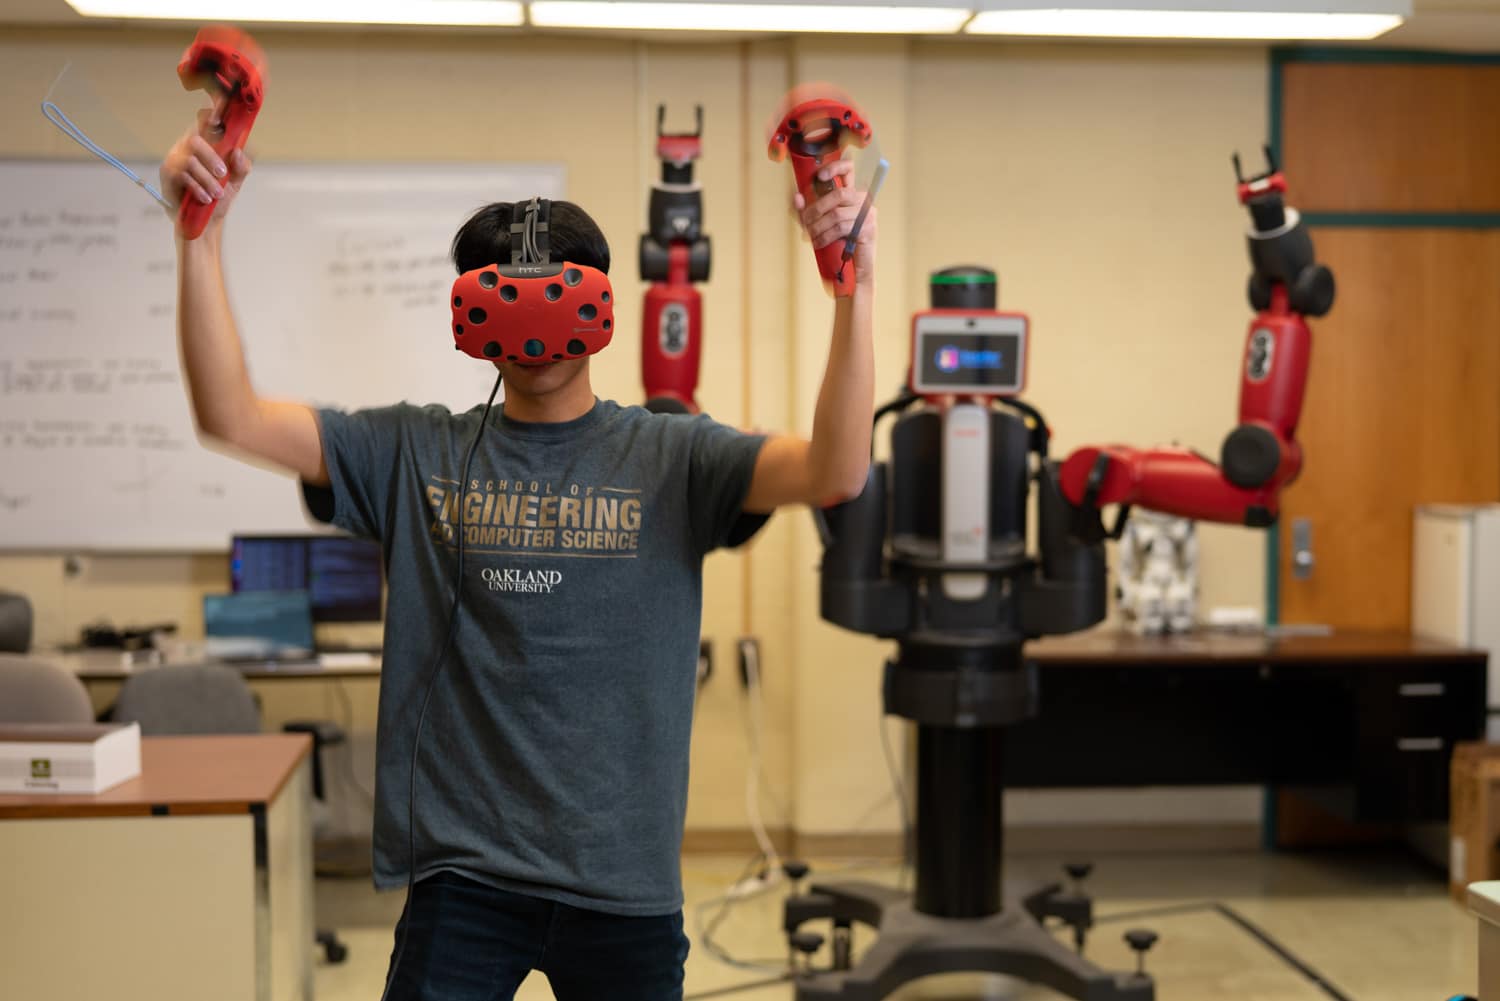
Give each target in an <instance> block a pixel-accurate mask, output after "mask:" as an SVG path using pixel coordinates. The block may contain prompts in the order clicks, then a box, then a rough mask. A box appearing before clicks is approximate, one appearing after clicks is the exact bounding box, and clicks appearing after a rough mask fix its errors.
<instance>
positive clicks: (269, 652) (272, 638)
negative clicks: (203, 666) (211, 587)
mask: <svg viewBox="0 0 1500 1001" xmlns="http://www.w3.org/2000/svg"><path fill="white" fill-rule="evenodd" d="M203 635H204V653H205V654H207V655H208V656H209V657H211V658H213V659H215V660H224V661H229V662H231V663H235V662H239V663H245V662H255V663H263V662H265V661H286V660H308V659H310V658H311V657H312V655H313V618H312V597H311V595H310V594H309V592H307V591H241V592H239V593H238V594H206V595H204V596H203Z"/></svg>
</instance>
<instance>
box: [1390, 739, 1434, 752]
mask: <svg viewBox="0 0 1500 1001" xmlns="http://www.w3.org/2000/svg"><path fill="white" fill-rule="evenodd" d="M1442 749H1443V738H1442V737H1400V738H1398V739H1397V740H1396V750H1398V751H1441V750H1442Z"/></svg>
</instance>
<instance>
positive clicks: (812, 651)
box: [0, 28, 1266, 833]
mask: <svg viewBox="0 0 1500 1001" xmlns="http://www.w3.org/2000/svg"><path fill="white" fill-rule="evenodd" d="M186 38H187V32H186V31H181V32H178V31H135V30H125V29H93V30H87V31H81V30H80V31H74V30H64V29H58V30H49V31H38V30H25V29H17V28H0V91H3V93H5V94H6V95H8V96H14V97H16V98H18V99H17V100H12V101H7V102H4V103H3V104H0V155H3V156H51V155H73V152H74V151H73V150H72V149H70V148H69V147H68V145H67V144H66V141H65V140H63V139H62V138H61V137H60V136H58V135H56V134H55V132H54V131H53V130H52V129H51V126H49V125H47V124H46V123H45V122H44V121H43V120H42V118H41V117H40V115H38V114H36V112H35V110H34V108H35V100H34V99H35V98H40V96H41V94H42V93H43V91H44V90H45V88H46V86H47V84H48V82H50V80H51V79H52V77H53V76H54V75H55V73H56V71H57V69H58V68H59V67H60V66H61V64H62V63H63V62H64V61H65V60H67V59H72V60H73V62H74V65H75V67H83V68H85V69H86V70H87V72H89V73H90V74H91V75H92V76H93V77H94V78H95V79H96V80H105V81H109V85H110V90H111V92H112V93H113V94H115V95H116V96H117V97H119V98H120V100H119V102H118V103H117V104H116V106H126V107H130V108H131V109H132V110H131V111H130V115H131V116H132V123H131V124H132V130H133V131H135V132H136V133H137V134H139V135H141V136H142V137H143V138H144V139H145V140H146V141H147V142H148V143H165V142H167V141H169V139H170V138H171V136H172V135H173V134H175V132H176V131H177V129H178V127H179V123H180V121H181V120H182V112H183V107H182V103H181V100H180V99H176V98H174V99H170V100H169V99H167V98H165V97H164V96H163V95H164V94H166V93H169V92H170V90H171V86H172V81H171V78H170V72H171V65H172V63H173V61H174V60H175V58H176V57H177V55H178V54H179V53H180V51H181V47H182V45H183V44H184V42H185V41H186ZM261 40H262V42H263V43H264V44H265V46H266V48H267V50H268V52H269V55H270V59H271V61H272V66H273V70H272V72H273V77H272V90H271V93H270V95H269V96H270V103H269V106H268V110H267V112H266V113H265V115H264V116H263V117H262V120H261V122H260V123H259V124H258V125H257V129H256V144H255V145H256V152H257V155H258V156H260V157H262V158H264V159H271V158H288V159H303V160H319V159H327V160H357V159H368V160H387V161H389V160H402V161H421V160H446V161H465V160H468V161H473V160H486V159H525V160H554V161H561V162H563V163H565V164H566V165H567V168H568V189H569V192H570V195H571V196H572V197H574V198H576V199H578V200H579V201H581V202H583V203H584V204H585V205H586V206H588V207H589V209H590V211H591V212H593V213H594V214H595V216H596V218H598V220H599V222H600V224H601V225H602V226H603V228H604V230H605V232H606V234H607V235H608V236H609V237H610V239H611V243H612V245H613V247H614V250H615V262H616V263H615V270H614V278H615V281H616V283H617V290H618V297H619V305H620V308H619V313H620V315H621V316H622V317H635V316H638V315H639V309H640V294H641V291H642V288H641V286H640V284H639V283H638V282H637V281H636V280H635V262H634V256H635V255H634V246H635V241H636V239H637V234H638V233H639V232H640V230H641V228H642V226H643V223H644V219H645V199H646V193H647V191H648V188H649V184H650V182H651V180H652V178H653V177H654V176H655V173H656V169H655V164H654V160H653V156H652V135H653V133H652V129H653V127H654V108H655V105H656V103H657V102H658V101H661V100H667V101H669V102H670V107H669V111H670V117H669V125H671V126H681V125H686V124H687V123H688V122H689V121H690V118H689V116H690V114H691V110H692V109H691V106H692V104H693V103H694V102H701V103H702V104H703V105H704V106H705V113H706V116H707V122H706V124H707V134H706V136H705V140H704V148H705V155H704V159H703V160H702V161H701V163H700V166H699V177H700V179H701V180H702V182H703V186H704V197H705V216H706V228H707V231H708V232H709V234H710V235H711V236H712V237H713V240H714V275H713V280H712V282H710V283H709V284H708V285H707V287H706V288H705V289H704V299H705V310H706V317H707V321H708V323H709V336H708V340H707V347H706V356H705V367H704V375H703V379H702V383H701V392H700V397H701V398H702V399H703V400H704V401H705V402H706V403H707V405H708V406H709V408H710V410H711V411H712V412H713V413H714V414H715V415H716V416H718V417H720V418H721V419H724V420H727V421H731V422H734V423H742V424H746V425H752V426H758V427H766V428H790V429H794V430H799V431H803V432H806V431H807V430H808V429H809V428H810V425H811V417H812V405H813V400H814V398H815V396H816V392H817V386H818V381H819V379H820V377H821V373H822V364H823V357H824V352H825V350H826V345H827V337H828V324H829V317H830V308H829V304H828V300H827V299H826V298H825V296H824V293H823V291H822V289H821V286H820V283H819V282H818V281H817V279H816V276H815V274H814V273H813V266H812V262H811V260H809V259H808V253H807V250H806V248H805V246H803V245H802V244H800V243H799V242H798V238H797V235H796V231H795V228H794V226H793V224H792V222H791V220H790V218H789V215H788V213H787V212H786V211H785V208H784V206H785V205H786V202H787V199H788V197H789V192H788V189H789V183H790V182H789V174H790V172H789V171H788V170H786V168H784V167H775V166H773V165H771V164H769V163H768V162H766V160H765V153H764V149H763V128H764V125H765V122H766V119H768V118H769V117H770V115H771V113H772V111H773V109H774V107H775V104H776V101H777V99H778V98H779V97H780V95H781V94H782V93H783V92H784V91H785V89H786V88H787V86H788V85H789V84H790V83H793V82H797V81H800V80H809V79H831V80H834V81H836V82H838V83H839V84H840V85H842V86H843V87H845V88H846V89H847V90H849V91H850V92H851V93H853V94H854V95H855V96H856V98H857V99H858V100H859V101H860V102H861V104H862V105H863V107H864V109H865V110H866V112H867V113H868V114H869V116H870V117H871V120H872V121H873V122H874V124H875V126H876V134H877V137H878V143H879V146H880V151H881V152H882V153H883V154H884V155H885V156H887V157H888V158H890V160H891V161H892V164H893V170H892V174H891V177H890V180H889V182H888V184H887V187H886V190H885V193H884V194H883V195H882V199H881V220H880V226H881V237H882V243H881V250H880V273H881V283H880V290H879V314H878V322H877V332H876V338H877V352H878V368H877V379H878V382H877V389H878V391H879V393H880V395H881V397H882V398H884V397H885V396H887V395H889V394H890V393H891V392H892V391H893V390H894V388H895V387H896V385H897V384H898V382H899V381H900V379H901V377H902V373H903V370H904V366H905V361H904V359H905V354H906V336H907V329H908V324H909V317H910V313H911V312H912V311H913V310H915V309H919V308H923V307H924V306H925V303H926V292H925V276H926V274H927V273H928V272H929V271H931V270H933V269H935V268H938V267H942V266H945V265H949V264H955V263H964V262H969V261H973V262H977V263H983V264H987V265H989V266H992V267H994V268H996V269H997V270H998V271H999V272H1000V274H1001V299H1002V306H1003V307H1005V308H1011V309H1017V310H1022V311H1025V312H1027V313H1029V314H1031V317H1032V323H1033V330H1034V338H1035V340H1034V347H1033V354H1034V357H1033V363H1032V365H1031V388H1030V392H1029V393H1028V398H1029V399H1031V400H1032V401H1033V402H1035V403H1036V404H1037V405H1039V406H1041V407H1042V408H1043V409H1044V410H1045V412H1046V413H1047V414H1048V416H1049V418H1050V419H1051V421H1052V423H1053V425H1054V426H1055V427H1056V429H1057V432H1058V446H1059V448H1060V449H1063V450H1065V449H1067V448H1069V447H1071V446H1073V445H1076V444H1081V443H1084V442H1087V441H1099V440H1111V439H1113V440H1122V441H1128V442H1134V443H1141V444H1149V443H1155V442H1166V441H1178V442H1180V443H1182V444H1184V445H1190V446H1194V447H1197V448H1200V449H1203V450H1205V451H1207V452H1209V453H1210V454H1215V453H1216V452H1217V449H1218V445H1219V442H1220V440H1221V439H1222V437H1223V435H1224V433H1225V432H1226V431H1227V430H1228V429H1229V427H1230V426H1231V425H1232V422H1233V419H1234V411H1235V391H1236V387H1237V380H1236V377H1235V372H1236V367H1237V361H1238V355H1239V352H1240V349H1241V344H1242V341H1243V336H1244V324H1245V323H1246V321H1247V319H1248V313H1247V308H1246V306H1245V304H1244V301H1243V292H1242V290H1243V285H1244V279H1245V274H1246V261H1245V258H1244V250H1243V246H1242V242H1241V240H1240V237H1239V234H1240V233H1241V232H1242V231H1243V228H1244V222H1243V220H1242V218H1241V213H1240V210H1239V209H1238V208H1237V207H1236V205H1235V204H1234V199H1233V196H1232V189H1231V187H1230V174H1229V166H1228V155H1229V153H1230V152H1231V151H1232V150H1234V149H1240V150H1245V151H1251V150H1254V149H1256V148H1257V146H1258V143H1259V142H1260V141H1261V139H1262V138H1263V136H1264V134H1265V127H1266V109H1265V95H1266V76H1265V55H1264V53H1263V52H1262V51H1260V50H1256V49H1247V48H1211V49H1191V48H1185V47H1176V48H1154V47H1114V46H1102V45H1081V46H1072V47H1062V46H1057V47H1053V46H1033V45H1017V46H1005V45H999V44H991V43H980V42H953V41H943V42H938V41H930V42H929V41H917V42H907V41H901V40H887V39H856V40H846V39H805V40H796V41H786V42H777V41H770V42H759V43H754V44H740V43H723V44H707V43H701V42H699V43H693V44H645V43H640V42H636V41H630V40H609V39H573V38H559V37H555V36H554V37H528V38H525V39H518V38H514V37H506V36H489V37H478V38H476V37H472V36H467V37H466V36H456V35H447V34H423V35H415V36H401V35H396V34H389V33H366V34H352V33H332V32H319V33H311V32H310V33H274V32H264V33H261ZM521 79H525V80H528V81H533V82H541V83H544V84H545V85H546V86H547V88H548V90H549V93H548V100H547V108H548V113H547V114H545V115H543V114H538V115H528V114H527V106H526V105H525V104H524V103H521V102H517V101H507V100H506V95H507V94H509V93H512V92H513V81H516V80H521ZM480 100H487V101H489V102H491V107H492V108H493V109H494V110H495V111H496V113H495V114H493V115H491V116H490V117H489V119H488V121H489V122H490V123H491V124H490V125H489V126H488V127H476V126H475V121H476V118H475V116H474V115H473V113H472V112H473V108H474V107H475V104H476V102H477V101H480ZM517 121H523V122H525V123H526V126H527V132H526V135H525V136H520V135H518V134H516V132H515V131H514V129H508V128H507V126H510V125H511V124H512V123H514V122H517ZM100 177H101V183H112V182H110V181H109V180H108V177H109V175H107V174H106V173H104V171H103V168H101V174H100ZM252 183H253V182H252ZM229 238H230V239H232V238H233V233H232V227H231V232H230V237H229ZM789 252H790V256H789ZM245 335H246V336H247V337H253V336H254V332H253V331H246V332H245ZM638 336H639V331H638V329H637V325H636V324H635V323H622V324H621V328H620V332H619V336H618V337H617V338H616V341H617V343H616V345H615V346H614V347H613V349H612V350H611V351H610V352H609V353H607V354H605V355H603V356H602V357H601V358H600V359H598V360H597V362H596V363H595V365H594V379H595V386H596V388H597V389H598V391H599V392H600V394H601V395H606V396H613V397H616V398H619V399H623V400H631V399H636V398H638V396H639V385H638V378H639V377H638V371H637V361H636V359H637V357H638V354H639V342H638V341H637V339H636V338H637V337H638ZM226 527H232V526H226ZM1203 535H1204V540H1203V541H1204V546H1203V563H1204V570H1203V577H1204V603H1205V606H1213V605H1217V604H1247V605H1256V606H1258V605H1259V604H1260V602H1261V594H1262V589H1263V576H1264V570H1263V558H1262V548H1261V540H1260V537H1259V536H1258V535H1255V534H1253V533H1249V532H1245V531H1241V530H1233V529H1205V530H1204V532H1203ZM817 556H818V554H817V550H816V540H815V537H814V535H813V532H812V530H811V525H810V519H808V517H807V516H806V514H805V513H803V512H786V513H783V514H781V515H779V516H777V517H776V518H775V519H774V520H773V522H772V525H771V527H770V528H769V529H768V530H767V531H765V532H763V533H762V535H761V537H760V538H759V540H758V541H757V543H756V544H755V546H754V547H753V548H752V549H751V550H750V551H749V553H747V554H742V555H741V554H735V555H728V554H726V555H716V556H714V557H713V558H712V559H711V561H710V566H709V570H708V590H707V594H706V599H705V615H704V627H703V628H704V634H705V635H706V636H708V637H710V638H711V639H713V641H714V642H715V646H716V654H717V668H718V673H717V674H716V676H715V678H714V680H713V682H712V683H711V684H710V685H709V686H708V688H707V689H705V691H704V693H703V696H702V700H701V703H700V715H699V723H698V727H697V734H696V737H695V748H694V763H693V785H692V791H691V802H690V810H689V825H690V827H693V828H698V829H735V828H742V827H743V825H744V816H745V809H744V804H743V800H744V796H743V789H744V756H745V746H746V744H745V738H744V727H743V725H742V720H743V712H744V702H743V697H742V695H741V693H740V691H739V688H738V683H737V681H736V677H737V670H736V669H735V666H734V663H733V654H734V650H733V644H734V640H735V639H736V638H737V637H738V636H741V635H756V636H758V637H760V639H761V642H762V647H763V662H764V666H765V672H766V682H767V684H766V699H767V701H766V730H767V738H766V741H767V758H768V760H767V775H766V780H767V784H768V785H769V787H770V789H771V790H772V791H773V793H774V795H773V796H768V797H766V798H765V800H764V802H765V804H766V809H767V814H768V816H767V819H768V821H769V822H770V823H771V824H772V825H773V826H778V825H780V824H782V823H794V824H795V825H796V826H797V827H798V828H799V829H801V830H804V831H807V832H812V833H832V832H846V831H849V830H851V829H852V828H854V827H855V826H858V825H863V826H864V827H865V828H866V829H870V830H890V829H893V828H894V826H895V823H896V812H895V809H894V804H893V803H891V802H890V801H889V785H888V781H887V779H886V776H885V768H884V765H883V763H882V760H881V752H880V745H879V733H878V730H877V729H876V725H875V721H876V718H877V716H878V713H879V694H878V691H879V671H880V663H881V661H882V659H883V656H884V648H883V645H882V644H880V643H877V642H874V641H872V640H868V639H865V638H861V637H855V636H850V635H847V634H844V633H841V632H839V631H838V630H835V629H833V628H832V627H830V626H827V625H826V624H824V623H822V622H821V621H820V620H819V618H818V616H817V578H816V572H815V568H816V562H817ZM225 582H226V567H225V560H224V558H223V557H222V556H220V555H201V556H192V557H187V556H151V555H93V556H89V557H87V558H86V559H84V560H83V561H82V563H81V566H80V568H79V572H78V573H77V574H76V575H71V576H70V575H69V574H68V573H67V572H65V570H64V561H63V559H62V554H30V555H0V586H8V587H12V588H17V589H20V590H23V591H26V592H28V593H30V594H31V595H32V598H33V600H34V601H35V602H36V604H37V606H38V617H39V639H40V640H41V641H42V642H43V643H58V642H62V641H65V640H69V639H72V638H75V637H76V636H77V632H78V629H79V628H80V627H81V626H82V625H84V624H87V623H89V622H91V621H94V620H96V619H100V618H108V619H111V620H113V621H114V622H116V623H121V624H123V623H139V622H145V621H157V620H162V619H166V620H175V621H177V622H179V623H181V624H182V626H183V629H184V631H185V633H187V634H188V635H193V634H196V633H197V632H198V631H200V630H201V620H200V615H199V611H198V609H199V597H200V595H201V594H202V593H204V592H205V591H211V590H216V589H220V588H222V587H223V586H224V585H225ZM350 694H351V695H352V696H353V710H354V718H355V721H356V724H355V725H356V729H357V730H358V731H359V734H358V736H359V739H358V740H357V741H356V743H355V755H356V760H357V762H358V763H359V764H361V765H362V766H367V765H368V761H369V742H370V734H369V732H368V731H369V729H370V726H371V720H372V719H373V705H374V686H373V685H364V686H351V687H350ZM330 707H333V708H337V703H336V701H330V698H329V696H328V694H327V693H326V692H318V691H315V690H313V689H309V690H308V691H306V692H305V693H304V692H293V691H291V690H290V689H289V688H288V687H287V686H285V685H283V686H282V687H281V688H278V689H276V691H275V693H274V694H273V695H271V696H269V701H268V715H270V716H272V717H273V718H282V717H283V716H290V715H306V714H309V713H312V714H320V715H326V714H327V711H328V709H329V708H330ZM893 729H894V728H893ZM794 763H795V767H794ZM361 773H363V770H362V769H361ZM351 802H352V799H350V800H349V801H348V802H345V803H344V804H343V805H344V807H346V808H347V809H346V810H345V813H346V814H348V813H350V812H351V811H352V812H353V813H355V814H357V813H358V811H357V809H355V808H354V807H352V806H350V803H351ZM781 807H785V808H786V809H787V810H788V811H789V812H790V813H791V814H793V815H792V816H783V815H782V809H781ZM357 819H358V818H357V816H356V817H355V821H354V822H355V823H356V824H357Z"/></svg>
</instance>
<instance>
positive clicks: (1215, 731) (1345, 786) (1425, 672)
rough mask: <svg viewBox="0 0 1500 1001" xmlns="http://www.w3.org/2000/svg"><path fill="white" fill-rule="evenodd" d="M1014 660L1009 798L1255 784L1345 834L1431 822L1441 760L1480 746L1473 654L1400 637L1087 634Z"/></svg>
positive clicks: (1438, 809) (1480, 667)
mask: <svg viewBox="0 0 1500 1001" xmlns="http://www.w3.org/2000/svg"><path fill="white" fill-rule="evenodd" d="M1027 653H1028V656H1029V657H1030V658H1031V659H1032V660H1034V661H1035V662H1036V663H1037V665H1038V673H1039V676H1040V685H1041V703H1040V713H1039V714H1038V716H1037V717H1036V718H1035V719H1032V720H1029V721H1027V722H1025V723H1022V724H1020V725H1018V726H1015V727H1012V728H1010V730H1009V731H1008V733H1007V735H1006V761H1005V776H1006V784H1007V785H1010V786H1015V787H1021V788H1024V787H1028V786H1030V787H1058V786H1062V787H1067V786H1073V787H1084V786H1130V785H1135V786H1140V785H1208V784H1265V785H1274V786H1278V787H1280V788H1283V789H1287V790H1289V791H1296V792H1298V793H1299V794H1301V795H1302V796H1304V797H1305V798H1308V799H1310V800H1312V801H1314V802H1316V803H1318V804H1319V805H1320V806H1322V807H1324V808H1325V809H1327V810H1329V811H1330V812H1332V813H1334V814H1335V815H1337V816H1340V817H1343V818H1344V819H1347V820H1351V821H1360V822H1365V821H1388V822H1416V821H1439V820H1441V821H1445V820H1446V819H1447V817H1448V761H1449V758H1450V757H1451V756H1452V749H1453V745H1454V744H1455V743H1457V742H1459V741H1463V740H1474V739H1478V738H1480V737H1481V736H1482V735H1483V733H1484V724H1485V714H1486V711H1485V686H1486V661H1487V658H1486V655H1485V654H1484V653H1483V652H1482V651H1477V650H1466V649H1462V648H1459V647H1454V646H1450V645H1447V644H1444V643H1439V642H1433V641H1428V640H1423V639H1420V638H1415V637H1412V636H1410V635H1405V634H1391V633H1354V632H1350V633H1336V634H1333V635H1331V636H1304V637H1288V638H1282V639H1274V638H1267V637H1265V636H1259V635H1257V636H1236V635H1216V634H1205V635H1191V636H1185V637H1166V638H1143V637H1136V636H1133V635H1131V634H1128V633H1121V632H1116V631H1112V630H1104V631H1100V630H1096V631H1092V632H1088V633H1081V634H1077V635H1074V636H1066V637H1056V638H1048V639H1044V640H1040V641H1038V642H1036V643H1032V644H1029V645H1028V646H1027Z"/></svg>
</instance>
